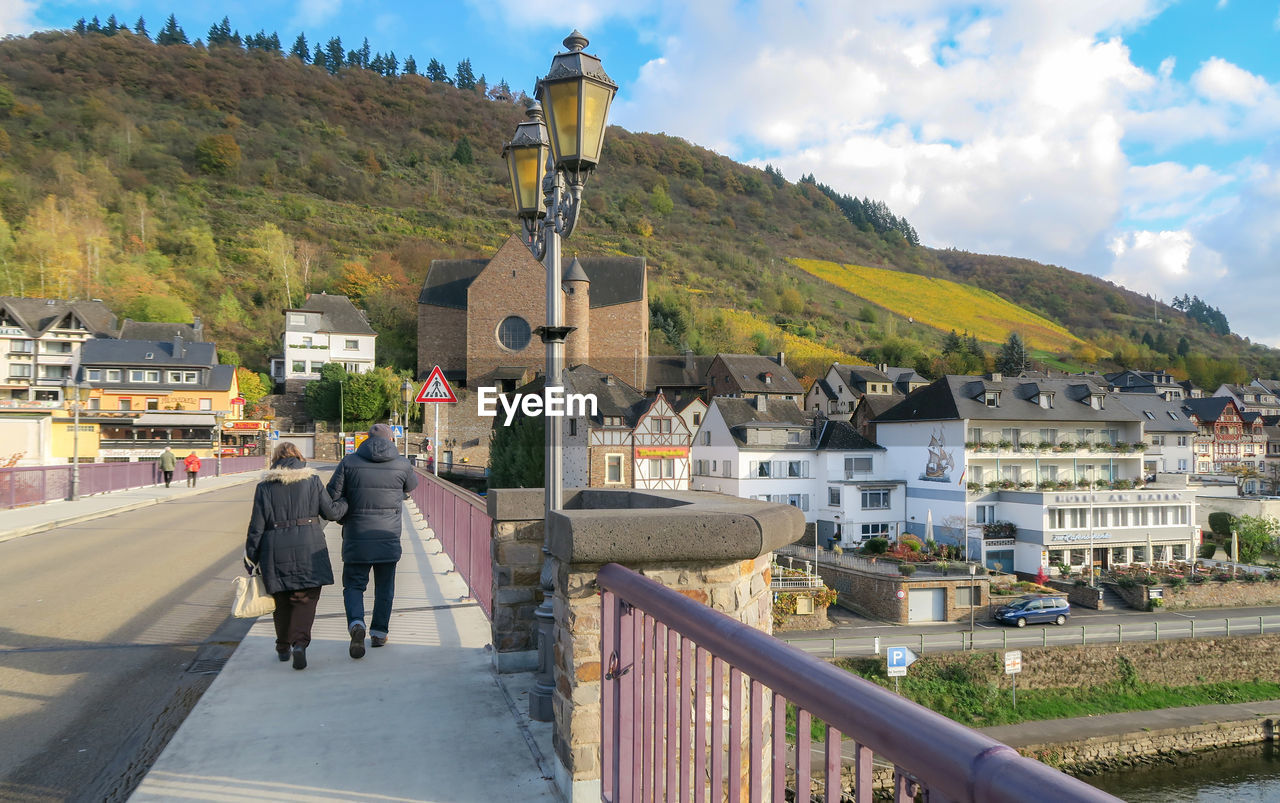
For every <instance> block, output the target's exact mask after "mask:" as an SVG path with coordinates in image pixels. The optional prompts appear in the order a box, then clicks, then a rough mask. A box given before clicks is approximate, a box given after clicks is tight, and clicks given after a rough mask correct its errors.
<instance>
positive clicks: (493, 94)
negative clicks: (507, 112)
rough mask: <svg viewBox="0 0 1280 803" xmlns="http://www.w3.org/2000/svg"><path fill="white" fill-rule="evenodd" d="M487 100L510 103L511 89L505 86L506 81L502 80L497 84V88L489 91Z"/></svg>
mask: <svg viewBox="0 0 1280 803" xmlns="http://www.w3.org/2000/svg"><path fill="white" fill-rule="evenodd" d="M489 98H490V99H491V100H501V101H505V102H506V103H510V102H511V101H512V100H514V98H513V96H512V95H511V87H510V85H508V84H507V79H505V78H503V79H502V80H501V81H499V82H498V84H497V86H495V87H494V88H493V89H490V90H489Z"/></svg>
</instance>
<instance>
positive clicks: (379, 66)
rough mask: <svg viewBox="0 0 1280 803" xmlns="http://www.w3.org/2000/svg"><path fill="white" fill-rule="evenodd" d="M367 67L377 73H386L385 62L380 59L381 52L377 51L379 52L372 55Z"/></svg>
mask: <svg viewBox="0 0 1280 803" xmlns="http://www.w3.org/2000/svg"><path fill="white" fill-rule="evenodd" d="M369 69H371V70H373V71H374V72H376V73H377V74H378V75H386V74H387V65H386V62H384V61H383V60H382V54H381V53H379V54H377V55H376V56H374V57H373V61H370V62H369Z"/></svg>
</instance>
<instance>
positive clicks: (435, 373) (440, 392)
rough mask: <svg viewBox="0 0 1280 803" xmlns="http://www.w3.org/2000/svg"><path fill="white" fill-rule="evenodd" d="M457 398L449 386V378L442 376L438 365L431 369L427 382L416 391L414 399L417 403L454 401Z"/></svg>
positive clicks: (442, 372) (442, 373)
mask: <svg viewBox="0 0 1280 803" xmlns="http://www.w3.org/2000/svg"><path fill="white" fill-rule="evenodd" d="M457 400H458V397H457V396H455V395H453V388H451V387H449V380H447V379H445V378H444V371H442V370H440V366H438V365H437V366H436V367H435V368H432V369H431V375H430V376H428V377H427V383H426V384H425V385H423V386H422V390H420V391H418V396H417V398H416V399H414V401H416V402H419V403H428V402H456V401H457Z"/></svg>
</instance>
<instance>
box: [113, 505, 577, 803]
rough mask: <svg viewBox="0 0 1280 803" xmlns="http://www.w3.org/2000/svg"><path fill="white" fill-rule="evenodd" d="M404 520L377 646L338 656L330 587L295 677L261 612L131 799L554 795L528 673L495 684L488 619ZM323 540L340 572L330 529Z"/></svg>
mask: <svg viewBox="0 0 1280 803" xmlns="http://www.w3.org/2000/svg"><path fill="white" fill-rule="evenodd" d="M413 518H415V517H414V516H412V514H411V513H409V512H408V511H406V513H405V518H404V536H403V538H404V557H403V558H402V559H401V561H400V563H399V565H398V569H397V573H396V602H395V609H394V613H393V615H392V618H391V627H390V642H389V643H388V644H387V646H386V647H383V648H380V649H377V650H374V649H370V650H368V652H367V654H366V655H365V657H364V658H362V659H360V660H358V661H357V660H352V659H351V658H350V657H349V656H348V655H347V647H348V645H349V644H350V640H349V637H348V635H347V628H346V619H345V616H344V615H343V611H342V593H341V587H340V585H338V586H328V587H326V588H325V589H324V591H323V593H322V594H321V597H320V607H319V610H318V615H317V619H316V624H315V627H314V629H313V631H312V642H311V646H310V647H309V648H308V650H307V662H308V667H307V669H305V670H302V671H297V670H294V669H293V668H292V666H291V664H289V663H281V662H280V661H278V660H277V659H276V654H275V631H274V629H273V627H272V623H271V617H269V616H266V617H262V618H261V619H259V620H258V621H257V622H256V623H255V624H254V626H253V628H252V629H251V630H250V631H249V634H248V635H247V636H246V637H245V639H244V640H243V641H242V642H241V643H240V646H239V647H238V648H237V649H236V651H235V653H234V654H233V655H232V657H231V658H230V660H229V661H228V662H227V664H226V666H225V667H224V668H223V669H222V671H221V672H220V673H219V675H218V677H217V679H216V680H215V681H214V682H213V685H212V686H210V687H209V690H208V691H206V692H205V694H204V696H203V697H202V698H201V699H200V702H199V703H198V704H197V705H196V707H195V709H194V710H193V711H192V712H191V714H190V715H189V716H188V717H187V719H186V721H185V722H184V723H183V725H182V727H181V728H179V730H178V732H177V733H176V734H175V735H174V737H173V739H172V740H171V741H170V742H169V745H168V746H167V747H166V748H165V750H164V752H163V753H162V754H161V756H160V758H159V760H157V761H156V763H155V764H154V765H153V766H152V768H151V771H150V772H149V773H148V774H147V776H146V778H145V779H143V782H142V784H141V785H140V786H139V787H138V789H137V790H136V791H135V793H134V795H133V797H132V798H131V799H132V800H134V801H162V800H163V801H171V800H205V801H238V800H257V801H265V800H272V801H303V800H306V801H316V800H319V801H338V800H342V801H361V802H363V801H369V802H372V801H458V802H459V803H468V802H469V801H476V803H480V802H481V801H486V802H487V801H517V800H518V801H554V800H558V799H559V797H558V795H557V794H556V791H555V787H554V785H553V782H552V781H551V780H550V778H551V777H552V774H551V772H550V767H551V764H550V762H549V760H548V759H549V758H550V756H549V753H547V752H545V751H546V750H547V749H548V748H547V747H546V745H549V744H550V727H551V726H550V725H549V724H548V723H530V722H529V721H528V719H527V717H526V715H525V712H526V711H527V708H528V702H527V692H528V688H529V687H530V686H532V682H533V677H532V675H504V676H501V682H500V681H499V676H498V675H497V674H496V673H495V671H494V669H493V661H492V657H491V652H490V651H491V647H490V643H489V640H490V631H489V623H488V620H487V619H485V616H484V612H483V611H482V610H481V609H480V607H479V605H477V604H476V603H475V601H474V600H472V599H470V597H469V596H468V592H467V588H466V585H465V583H464V582H463V581H462V579H461V577H460V576H459V575H458V574H457V573H456V572H454V571H453V566H452V564H451V563H450V561H449V559H448V557H447V556H446V555H444V554H443V553H442V551H441V549H440V544H439V542H438V541H436V540H434V536H433V534H432V533H431V531H430V530H428V529H426V527H425V525H418V524H415V522H414V521H413V520H412V519H413ZM326 536H327V538H328V541H329V553H330V555H331V556H332V558H333V564H334V574H335V576H340V572H341V554H342V550H341V528H340V527H339V526H338V525H334V524H331V525H329V527H328V528H327V530H326ZM365 599H366V606H369V607H371V606H372V602H373V594H372V589H370V590H369V592H368V593H367V594H366V598H365ZM368 613H369V610H368V609H366V615H368ZM366 645H367V642H366ZM540 745H541V746H540Z"/></svg>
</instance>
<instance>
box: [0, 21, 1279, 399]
mask: <svg viewBox="0 0 1280 803" xmlns="http://www.w3.org/2000/svg"><path fill="white" fill-rule="evenodd" d="M224 27H225V23H224ZM250 27H252V26H250ZM165 32H168V33H172V32H171V31H169V28H168V26H166V28H165ZM112 34H113V35H106V34H105V33H103V32H100V31H99V32H95V31H92V30H89V29H88V28H87V27H86V29H85V30H84V31H83V32H82V33H75V32H58V33H52V32H51V33H40V34H35V35H33V36H30V37H25V38H10V39H6V40H4V41H0V215H2V216H3V219H2V220H0V294H5V295H9V294H12V295H29V296H55V297H90V298H102V299H104V300H105V301H107V302H109V304H110V305H111V307H112V308H113V309H114V310H115V311H116V312H117V314H119V315H120V316H121V317H124V316H129V317H132V318H135V319H139V320H186V321H189V320H190V319H191V316H192V315H200V316H202V317H203V319H204V320H205V321H206V323H207V325H208V328H209V329H210V331H211V333H212V337H214V338H215V339H216V340H217V342H218V343H219V345H220V347H221V350H222V353H223V355H224V356H225V357H228V358H231V359H235V360H241V361H243V362H244V364H246V365H247V366H249V367H252V368H255V369H258V370H261V369H264V368H265V367H266V359H267V357H268V356H269V355H270V354H271V353H272V352H273V351H275V349H276V347H277V344H278V337H279V333H280V328H281V325H282V320H281V316H280V314H279V310H280V309H281V308H283V307H286V306H290V305H296V304H298V303H300V302H301V301H302V298H303V295H304V293H305V292H314V291H319V290H326V291H329V292H339V293H345V294H347V295H350V296H352V297H354V298H355V299H356V300H357V302H358V303H359V304H361V305H362V306H364V307H365V308H366V309H367V310H368V311H369V313H370V318H371V322H372V323H373V325H374V327H375V328H376V329H378V330H379V331H380V332H381V333H382V335H383V336H382V337H381V338H380V339H379V351H380V359H384V360H386V361H387V362H390V363H392V364H395V365H396V366H397V367H400V368H411V367H413V362H414V355H415V349H414V340H415V332H414V328H415V310H414V307H415V299H416V298H417V288H418V287H419V286H420V284H421V281H422V278H423V276H424V275H425V273H426V270H427V267H428V265H429V264H430V261H431V260H432V259H435V258H456V257H471V256H485V255H488V254H490V253H492V252H493V250H494V249H495V248H496V247H497V246H498V245H499V244H500V243H501V242H502V241H503V240H504V239H505V238H506V237H507V236H508V235H510V234H511V233H512V232H513V231H514V230H515V225H514V220H513V218H512V215H511V212H510V201H509V191H508V189H507V185H506V172H505V168H504V166H503V164H502V161H501V158H500V152H501V147H502V143H503V142H504V141H505V140H506V139H508V138H509V137H510V136H511V133H512V132H513V130H514V128H515V126H516V124H517V123H518V122H519V121H520V120H522V119H523V103H522V101H523V95H522V94H521V93H519V92H514V93H513V92H512V91H511V90H510V89H509V88H507V86H506V84H505V82H501V81H500V82H498V83H497V84H496V85H492V86H491V85H490V84H489V83H488V82H487V81H486V79H485V77H484V75H483V66H484V64H483V63H484V54H482V53H477V54H473V55H472V58H471V59H468V60H467V61H465V62H464V63H462V64H459V65H458V70H457V71H455V72H453V73H452V74H450V73H449V72H447V71H445V70H444V68H443V65H440V64H439V63H438V62H436V61H435V60H434V59H432V60H430V61H428V59H427V58H426V55H427V54H421V55H420V56H419V58H420V59H421V60H422V61H424V62H427V67H428V68H429V69H427V70H426V71H428V72H430V73H431V75H430V76H426V75H419V74H406V73H405V72H404V68H405V67H406V66H411V67H413V69H414V71H415V72H416V71H417V70H418V67H417V64H416V63H410V64H406V62H408V61H409V60H408V59H407V58H406V59H405V61H404V62H402V61H401V60H400V59H398V58H396V57H394V55H393V54H382V53H376V54H371V53H370V49H369V48H368V47H367V44H366V45H365V46H362V47H361V48H359V49H356V50H351V51H346V52H345V53H344V48H343V47H342V45H341V43H337V42H335V41H333V40H330V41H329V42H328V43H326V46H325V47H320V46H319V42H316V43H314V44H315V45H316V47H315V48H314V49H313V48H312V47H311V46H310V43H305V42H304V43H297V42H295V43H294V48H293V49H294V50H295V51H299V50H300V51H302V52H308V53H309V55H308V57H307V58H306V59H305V60H304V59H303V58H301V57H300V54H295V55H289V54H288V53H287V52H285V50H283V49H281V47H280V40H279V37H278V36H276V35H275V34H267V33H265V32H259V33H258V34H255V35H253V36H251V37H241V36H240V35H239V34H238V33H234V34H233V33H231V31H230V28H229V27H226V30H225V31H223V30H222V28H220V27H219V26H215V28H214V30H211V31H210V32H209V36H208V37H207V38H208V40H209V41H210V42H213V44H210V45H206V44H204V43H201V42H197V43H196V44H194V45H192V44H183V43H182V41H181V39H185V34H184V35H183V37H181V39H180V38H178V37H176V36H168V37H166V41H173V42H175V43H173V44H165V45H161V44H157V43H155V42H153V41H151V39H150V38H148V37H147V36H143V35H139V34H137V33H133V32H130V31H129V30H128V29H123V28H121V29H120V30H114V29H113V30H112ZM157 38H159V37H157ZM299 44H302V45H303V46H302V47H301V48H299ZM313 62H318V63H313ZM473 62H474V65H475V66H474V71H473V68H472V63H473ZM476 73H480V76H479V77H478V78H477V77H476ZM455 84H457V85H455ZM821 182H822V177H821V176H810V177H805V178H804V179H803V180H801V181H798V182H796V183H791V182H789V181H787V180H786V179H785V178H784V177H783V176H782V175H781V173H779V172H778V171H776V170H774V169H772V168H769V169H767V170H758V169H755V168H752V167H747V166H745V165H741V164H738V163H736V162H733V161H732V160H730V159H727V158H725V157H722V156H719V155H717V154H715V153H713V152H711V151H709V150H706V149H704V148H700V147H697V146H695V145H691V144H689V143H687V142H685V141H683V140H680V139H677V138H674V137H669V136H664V135H657V134H640V133H631V132H627V131H624V130H622V129H620V128H618V127H616V126H615V127H613V128H611V129H610V131H609V134H608V137H607V140H606V148H605V154H604V158H603V161H602V165H601V167H600V169H599V170H598V171H597V173H596V175H595V176H593V177H592V179H591V183H590V184H589V185H588V187H587V192H586V209H585V212H584V215H583V219H582V220H581V221H580V223H579V226H578V229H577V231H576V232H575V234H574V237H573V239H572V240H571V241H570V242H569V243H568V244H567V247H568V248H569V250H570V251H576V252H581V253H594V254H633V255H643V256H645V257H647V258H648V262H649V265H650V281H651V296H652V298H653V302H652V310H653V312H654V323H655V326H656V327H657V328H658V329H659V330H660V331H659V334H660V335H661V336H655V337H654V338H653V343H654V346H655V350H660V349H663V348H666V349H671V350H674V349H677V348H681V347H684V346H686V345H688V346H690V347H692V348H694V349H696V350H698V351H703V352H708V351H714V350H726V349H732V350H744V349H747V350H759V351H762V352H767V351H771V350H774V349H777V348H782V347H785V348H787V350H788V351H789V352H791V353H793V354H798V355H800V356H801V358H802V360H808V362H810V363H813V364H814V365H817V364H819V363H820V362H822V361H824V360H829V359H831V358H832V356H833V355H844V356H846V357H848V358H852V357H854V356H859V357H862V358H865V359H868V360H870V361H873V362H874V361H880V360H888V361H890V362H894V363H900V364H913V365H916V366H917V367H918V368H919V369H922V370H923V371H925V372H926V373H936V372H938V371H941V370H946V369H948V368H951V367H954V365H953V364H952V363H948V362H947V356H946V355H944V354H942V345H943V340H944V336H945V335H947V334H948V333H947V331H945V329H946V328H947V327H946V325H945V323H943V324H936V323H935V324H934V325H928V326H926V325H922V324H921V325H918V324H916V323H915V322H913V321H911V320H910V318H911V316H909V315H907V316H904V315H901V314H900V313H897V312H893V311H891V310H890V309H889V308H886V307H883V306H880V305H877V304H874V303H872V302H871V301H869V300H866V299H864V298H862V297H860V296H858V294H857V288H856V287H854V288H852V289H849V288H846V287H842V286H837V284H834V283H832V282H829V281H822V280H820V279H817V278H815V277H814V276H813V275H812V274H810V273H808V272H806V271H804V270H802V269H801V268H800V267H798V265H797V263H794V262H792V260H793V259H819V260H829V261H832V262H836V263H840V264H854V265H864V266H870V267H884V268H892V269H895V270H901V271H908V272H912V273H917V274H924V275H929V276H936V277H941V278H948V279H953V280H956V281H960V282H967V283H972V284H974V285H977V286H978V287H981V288H985V289H987V290H991V291H993V292H995V293H997V294H999V295H1001V296H1003V297H1004V298H1006V299H1008V300H1009V301H1012V302H1013V303H1015V304H1018V305H1021V306H1023V307H1025V308H1026V309H1027V310H1029V311H1030V312H1032V313H1038V315H1040V316H1043V317H1044V318H1047V319H1049V320H1050V321H1051V322H1053V323H1055V324H1059V325H1061V326H1063V327H1065V328H1066V329H1067V330H1069V331H1070V333H1071V334H1072V335H1073V336H1074V337H1075V338H1079V339H1081V340H1083V341H1084V342H1083V343H1080V344H1078V345H1075V346H1073V347H1072V348H1071V349H1069V350H1068V351H1066V352H1063V353H1038V354H1033V357H1035V358H1037V359H1040V360H1043V361H1044V362H1045V364H1048V365H1054V366H1058V367H1083V366H1093V365H1102V366H1104V367H1109V366H1110V365H1111V364H1112V363H1109V362H1108V360H1110V359H1111V358H1112V357H1119V358H1120V359H1121V360H1123V361H1124V362H1125V364H1126V365H1127V367H1168V368H1170V369H1172V370H1174V371H1175V372H1178V373H1181V374H1183V375H1186V374H1188V373H1190V375H1191V376H1192V378H1193V379H1195V380H1196V381H1198V382H1201V383H1203V384H1206V385H1213V386H1215V387H1216V384H1215V383H1216V382H1219V381H1226V380H1238V379H1244V378H1245V377H1247V375H1248V374H1250V373H1263V374H1266V375H1272V376H1274V375H1280V360H1277V358H1276V352H1272V351H1270V350H1266V349H1262V348H1260V347H1254V346H1249V345H1247V344H1245V343H1244V342H1243V341H1241V340H1240V339H1239V338H1236V337H1235V336H1233V335H1229V334H1222V333H1221V329H1222V327H1221V325H1216V328H1215V327H1214V326H1209V325H1205V324H1202V323H1200V322H1198V321H1197V320H1195V319H1193V318H1192V317H1191V315H1190V310H1191V305H1190V300H1188V304H1187V305H1186V309H1187V310H1188V312H1183V311H1179V310H1174V309H1172V308H1170V307H1166V306H1163V305H1158V304H1154V303H1153V302H1152V301H1151V300H1150V299H1148V298H1145V297H1143V296H1140V295H1137V294H1134V293H1131V292H1129V291H1126V290H1124V289H1121V288H1117V287H1115V286H1113V285H1110V284H1108V283H1106V282H1103V281H1101V280H1098V279H1096V278H1093V277H1089V276H1085V275H1082V274H1078V273H1073V272H1070V271H1067V270H1063V269H1061V268H1056V267H1051V266H1045V265H1040V264H1038V263H1033V262H1028V261H1026V260H1016V259H1008V258H1005V257H988V256H980V255H974V254H968V253H964V252H956V251H935V250H931V249H928V248H924V247H921V246H919V245H917V244H916V242H917V237H916V234H915V231H914V229H912V228H911V225H910V223H909V222H908V221H906V220H905V219H903V218H900V217H896V216H895V215H894V214H893V213H892V211H890V210H889V209H888V207H886V206H885V205H884V204H883V203H880V202H879V201H876V200H874V199H870V198H865V197H863V198H857V197H853V196H844V195H841V194H840V193H837V192H835V191H833V190H831V189H830V188H829V187H826V186H823V185H822V183H821ZM846 284H847V283H846ZM1195 301H1196V302H1197V303H1198V304H1199V305H1200V306H1197V307H1196V309H1200V308H1201V307H1204V308H1206V309H1209V310H1212V307H1210V306H1209V303H1210V302H1201V301H1200V300H1199V299H1196V300H1195ZM1157 315H1158V318H1159V320H1158V321H1157V319H1156V318H1157ZM1219 315H1220V313H1219ZM1221 323H1225V319H1224V320H1223V321H1222V322H1221ZM957 328H962V327H957ZM1063 342H1067V341H1063ZM1072 342H1074V341H1072ZM1144 343H1145V344H1144ZM985 345H986V350H987V351H988V352H992V351H994V348H992V344H991V343H987V344H985ZM987 359H988V360H989V357H988V358H987ZM803 370H804V371H805V372H812V370H813V366H810V365H807V364H805V365H804V368H803Z"/></svg>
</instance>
